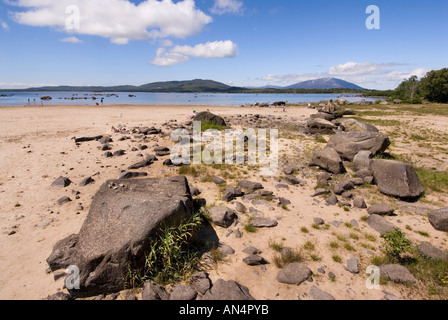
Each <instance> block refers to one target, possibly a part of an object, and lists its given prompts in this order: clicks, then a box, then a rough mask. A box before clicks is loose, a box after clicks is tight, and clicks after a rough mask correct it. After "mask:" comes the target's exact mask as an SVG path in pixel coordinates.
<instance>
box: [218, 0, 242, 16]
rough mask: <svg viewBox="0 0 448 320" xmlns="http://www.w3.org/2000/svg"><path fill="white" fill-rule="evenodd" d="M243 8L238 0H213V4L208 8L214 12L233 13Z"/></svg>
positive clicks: (239, 11)
mask: <svg viewBox="0 0 448 320" xmlns="http://www.w3.org/2000/svg"><path fill="white" fill-rule="evenodd" d="M242 10H243V2H242V1H239V0H215V4H214V5H213V7H212V8H211V9H210V11H211V12H212V13H214V14H219V15H221V14H226V13H234V14H239V13H241V12H242Z"/></svg>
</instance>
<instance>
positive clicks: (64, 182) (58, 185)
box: [51, 177, 72, 189]
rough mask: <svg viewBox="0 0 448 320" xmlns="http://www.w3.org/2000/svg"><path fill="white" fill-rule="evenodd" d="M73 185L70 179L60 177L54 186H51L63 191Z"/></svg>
mask: <svg viewBox="0 0 448 320" xmlns="http://www.w3.org/2000/svg"><path fill="white" fill-rule="evenodd" d="M71 183H72V181H71V180H70V179H69V178H67V177H59V178H57V179H56V180H55V181H54V182H53V184H52V185H51V186H52V187H53V188H58V189H62V188H66V187H68V186H69V185H70V184H71Z"/></svg>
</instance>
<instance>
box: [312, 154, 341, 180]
mask: <svg viewBox="0 0 448 320" xmlns="http://www.w3.org/2000/svg"><path fill="white" fill-rule="evenodd" d="M309 165H310V166H318V167H319V168H321V169H323V170H326V171H328V172H331V173H334V174H339V173H344V172H345V168H344V165H343V164H342V159H341V157H340V156H339V154H338V153H337V152H336V150H334V149H333V148H325V149H322V150H315V151H314V153H313V157H312V158H311V162H310V164H309Z"/></svg>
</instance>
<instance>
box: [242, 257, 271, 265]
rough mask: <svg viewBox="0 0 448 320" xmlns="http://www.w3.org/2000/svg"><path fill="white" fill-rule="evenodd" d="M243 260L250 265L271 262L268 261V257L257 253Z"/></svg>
mask: <svg viewBox="0 0 448 320" xmlns="http://www.w3.org/2000/svg"><path fill="white" fill-rule="evenodd" d="M243 262H244V263H245V264H247V265H249V266H259V265H263V264H269V262H268V261H266V259H264V258H263V257H261V256H259V255H256V254H253V255H250V256H248V257H246V258H244V259H243Z"/></svg>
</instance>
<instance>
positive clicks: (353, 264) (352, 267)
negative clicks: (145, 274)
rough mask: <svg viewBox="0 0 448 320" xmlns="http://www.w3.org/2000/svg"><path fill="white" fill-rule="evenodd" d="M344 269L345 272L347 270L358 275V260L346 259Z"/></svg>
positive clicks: (353, 258)
mask: <svg viewBox="0 0 448 320" xmlns="http://www.w3.org/2000/svg"><path fill="white" fill-rule="evenodd" d="M344 268H345V270H347V271H349V272H351V273H353V274H358V273H359V264H358V259H356V258H355V257H352V258H350V259H348V260H347V266H344Z"/></svg>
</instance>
